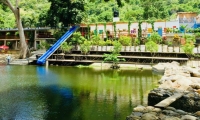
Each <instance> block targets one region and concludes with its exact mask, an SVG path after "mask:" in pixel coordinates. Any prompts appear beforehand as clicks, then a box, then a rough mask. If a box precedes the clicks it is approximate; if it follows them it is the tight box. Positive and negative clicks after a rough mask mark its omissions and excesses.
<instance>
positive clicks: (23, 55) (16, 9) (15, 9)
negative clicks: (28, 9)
mask: <svg viewBox="0 0 200 120" xmlns="http://www.w3.org/2000/svg"><path fill="white" fill-rule="evenodd" d="M0 2H2V3H3V4H5V5H6V6H8V7H9V8H10V10H11V11H12V12H13V14H14V16H15V19H16V24H17V28H18V31H19V37H20V58H26V54H27V49H28V47H27V44H26V41H25V35H24V29H23V26H22V22H21V18H20V8H19V0H15V5H13V3H11V1H10V0H0Z"/></svg>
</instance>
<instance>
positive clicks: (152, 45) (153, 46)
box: [145, 41, 158, 52]
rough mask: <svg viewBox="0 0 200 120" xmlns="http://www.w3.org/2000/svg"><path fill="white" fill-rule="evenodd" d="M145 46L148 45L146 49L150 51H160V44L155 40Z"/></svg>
mask: <svg viewBox="0 0 200 120" xmlns="http://www.w3.org/2000/svg"><path fill="white" fill-rule="evenodd" d="M145 47H146V50H147V51H150V52H157V51H158V44H156V43H155V42H154V41H148V42H146V43H145Z"/></svg>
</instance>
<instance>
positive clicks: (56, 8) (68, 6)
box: [44, 0, 85, 27]
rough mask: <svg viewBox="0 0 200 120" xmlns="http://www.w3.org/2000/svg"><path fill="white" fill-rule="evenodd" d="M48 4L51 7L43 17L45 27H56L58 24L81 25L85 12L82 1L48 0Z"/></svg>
mask: <svg viewBox="0 0 200 120" xmlns="http://www.w3.org/2000/svg"><path fill="white" fill-rule="evenodd" d="M49 2H51V6H50V9H49V10H48V12H47V15H46V16H45V17H44V19H45V21H46V25H50V26H53V27H56V26H58V25H59V24H61V25H62V26H68V25H69V24H77V23H81V21H82V18H83V16H84V14H83V12H84V11H85V7H84V3H85V2H84V0H49Z"/></svg>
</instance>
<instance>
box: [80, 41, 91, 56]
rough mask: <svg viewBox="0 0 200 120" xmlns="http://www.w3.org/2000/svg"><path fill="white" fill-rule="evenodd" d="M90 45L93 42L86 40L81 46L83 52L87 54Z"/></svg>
mask: <svg viewBox="0 0 200 120" xmlns="http://www.w3.org/2000/svg"><path fill="white" fill-rule="evenodd" d="M90 45H91V42H90V41H88V40H85V41H84V43H83V44H81V46H80V50H81V52H82V53H83V54H87V53H88V52H89V51H90Z"/></svg>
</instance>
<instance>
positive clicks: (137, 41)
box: [131, 38, 140, 52]
mask: <svg viewBox="0 0 200 120" xmlns="http://www.w3.org/2000/svg"><path fill="white" fill-rule="evenodd" d="M133 45H134V46H133V47H134V50H133V48H132V49H131V51H136V52H139V45H140V40H139V39H138V38H135V40H134V41H133Z"/></svg>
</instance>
